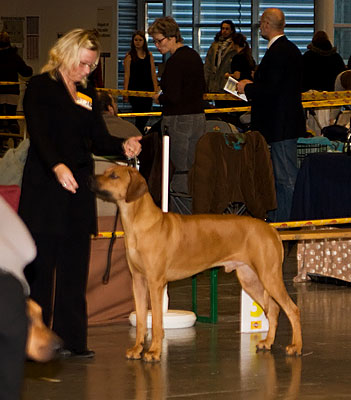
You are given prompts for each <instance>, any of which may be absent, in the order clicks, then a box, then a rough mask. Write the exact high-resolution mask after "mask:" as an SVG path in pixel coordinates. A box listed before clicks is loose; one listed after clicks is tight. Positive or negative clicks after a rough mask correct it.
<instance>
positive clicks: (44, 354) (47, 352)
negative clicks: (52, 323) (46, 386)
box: [26, 299, 62, 362]
mask: <svg viewBox="0 0 351 400" xmlns="http://www.w3.org/2000/svg"><path fill="white" fill-rule="evenodd" d="M27 316H28V337H27V346H26V353H27V357H28V358H30V359H31V360H34V361H40V362H46V361H49V360H51V359H52V358H54V356H55V355H56V352H57V350H58V349H59V348H60V347H61V345H62V341H61V339H60V338H59V337H58V336H57V335H56V334H55V333H54V332H53V331H51V330H50V329H49V328H48V327H47V326H46V325H45V324H44V322H43V318H42V312H41V307H40V306H39V304H37V303H36V302H35V301H34V300H32V299H28V300H27Z"/></svg>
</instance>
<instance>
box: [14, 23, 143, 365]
mask: <svg viewBox="0 0 351 400" xmlns="http://www.w3.org/2000/svg"><path fill="white" fill-rule="evenodd" d="M99 55H100V45H99V42H98V39H97V37H96V35H95V33H94V32H93V31H89V30H84V29H74V30H72V31H70V32H68V33H67V34H65V35H64V36H63V37H61V38H60V39H58V41H57V42H56V44H55V45H54V46H53V47H52V49H51V50H50V53H49V61H48V63H47V64H46V65H45V66H44V67H43V69H42V74H41V75H38V76H34V77H33V78H31V80H30V82H29V85H28V88H27V90H26V93H25V96H24V101H23V107H24V113H25V117H26V122H27V128H28V132H29V135H30V147H29V152H28V158H27V162H26V164H25V168H24V175H23V182H22V192H21V199H20V205H19V214H20V215H21V217H22V218H23V220H24V221H25V223H26V224H27V226H28V228H29V230H30V231H31V233H32V235H33V238H34V240H35V242H36V246H37V250H38V256H37V258H36V259H35V260H34V262H33V263H32V264H30V265H29V266H28V267H27V268H26V276H27V279H28V281H29V284H30V287H31V296H32V297H33V298H34V300H36V301H37V302H38V303H39V304H40V305H41V307H42V308H43V317H44V321H45V323H46V324H48V325H49V324H50V322H51V321H52V324H53V330H54V331H55V332H56V333H57V334H58V335H59V336H60V337H61V338H62V339H63V341H64V347H65V350H64V351H63V352H62V355H63V356H66V357H93V356H94V352H93V351H92V350H89V349H88V347H87V312H86V299H85V294H86V283H87V276H88V265H89V252H90V235H91V234H92V233H95V232H96V214H95V197H94V194H93V193H92V192H91V191H90V190H89V187H88V178H89V176H90V175H91V174H92V173H93V160H92V156H91V153H92V152H93V153H94V154H100V155H103V154H120V155H122V154H123V153H124V154H126V155H127V156H134V155H137V154H138V153H139V152H140V144H139V140H140V139H141V136H140V137H135V138H130V139H128V140H126V141H123V139H118V138H115V137H112V136H110V135H109V134H108V132H107V129H106V127H105V124H104V123H103V121H102V117H101V115H100V112H99V110H98V107H97V106H96V101H95V98H96V95H95V91H94V89H93V87H92V86H91V85H90V84H89V82H88V76H89V74H90V73H91V71H93V70H94V68H95V67H96V65H97V62H98V60H99ZM54 274H55V280H54ZM54 281H55V287H54V284H53V282H54ZM53 296H54V297H53Z"/></svg>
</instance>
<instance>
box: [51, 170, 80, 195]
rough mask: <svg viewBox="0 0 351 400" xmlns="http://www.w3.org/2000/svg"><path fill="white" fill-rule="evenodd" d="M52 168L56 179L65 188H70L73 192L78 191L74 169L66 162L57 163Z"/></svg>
mask: <svg viewBox="0 0 351 400" xmlns="http://www.w3.org/2000/svg"><path fill="white" fill-rule="evenodd" d="M52 170H53V171H54V173H55V175H56V179H57V180H58V182H59V183H60V184H61V185H62V187H63V188H64V189H65V190H68V191H69V192H71V193H76V191H77V189H78V183H77V181H76V180H75V179H74V176H73V174H72V171H71V170H70V169H69V168H68V167H67V166H66V165H65V164H56V165H55V166H54V167H53V168H52Z"/></svg>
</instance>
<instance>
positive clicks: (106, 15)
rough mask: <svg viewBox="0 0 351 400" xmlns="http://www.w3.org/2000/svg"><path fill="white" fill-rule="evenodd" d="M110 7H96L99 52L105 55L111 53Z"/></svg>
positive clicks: (111, 13)
mask: <svg viewBox="0 0 351 400" xmlns="http://www.w3.org/2000/svg"><path fill="white" fill-rule="evenodd" d="M112 15H113V12H112V7H101V8H98V9H97V30H98V32H99V35H100V43H101V53H103V55H104V56H105V57H109V56H110V54H111V43H112V26H113V25H112Z"/></svg>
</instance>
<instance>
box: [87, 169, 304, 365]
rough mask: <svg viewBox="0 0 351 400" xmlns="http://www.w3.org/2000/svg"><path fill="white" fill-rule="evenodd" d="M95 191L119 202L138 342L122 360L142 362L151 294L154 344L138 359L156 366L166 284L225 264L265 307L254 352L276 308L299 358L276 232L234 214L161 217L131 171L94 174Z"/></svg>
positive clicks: (273, 322) (264, 344)
mask: <svg viewBox="0 0 351 400" xmlns="http://www.w3.org/2000/svg"><path fill="white" fill-rule="evenodd" d="M92 188H93V190H95V191H96V192H97V193H98V195H99V196H100V197H102V198H103V199H105V200H108V201H113V202H116V203H117V205H118V207H119V210H120V213H121V218H122V224H123V228H124V232H125V245H126V255H127V260H128V264H129V268H130V271H131V273H132V277H133V292H134V299H135V306H136V318H137V334H136V342H135V345H134V347H132V348H130V349H128V350H127V353H126V356H127V358H130V359H139V358H141V357H142V353H143V350H144V340H145V335H146V330H147V324H146V321H147V306H148V294H149V295H150V299H151V308H152V343H151V346H150V348H149V350H148V351H146V352H145V353H144V354H143V359H144V360H145V361H159V360H160V356H161V347H162V346H161V345H162V338H163V328H162V296H163V289H164V287H165V285H166V284H167V282H169V281H175V280H178V279H183V278H186V277H189V276H192V275H195V274H197V273H199V272H201V271H204V270H206V269H209V268H212V267H214V266H223V267H224V268H225V271H226V272H231V271H233V270H236V273H237V276H238V279H239V281H240V283H241V286H242V287H243V289H244V290H245V291H246V292H247V293H248V294H249V295H250V296H251V297H252V298H253V299H254V300H255V301H256V302H257V303H258V304H259V305H260V306H261V307H262V309H263V310H264V312H265V314H266V316H267V318H268V321H269V331H268V334H267V337H266V339H265V340H262V341H260V342H259V343H258V344H257V348H258V349H259V350H264V349H267V350H268V349H270V348H271V346H272V344H273V342H274V340H275V334H276V329H277V324H278V315H279V310H280V307H281V308H282V309H283V310H284V312H285V313H286V315H287V317H288V318H289V321H290V323H291V327H292V341H291V344H290V345H288V346H287V347H286V353H287V354H288V355H295V354H298V355H299V354H301V350H302V337H301V324H300V312H299V309H298V308H297V306H296V305H295V304H294V303H293V301H292V300H291V298H290V297H289V295H288V293H287V291H286V288H285V286H284V282H283V277H282V262H283V247H282V242H281V240H280V237H279V234H278V232H277V231H276V230H275V229H274V228H272V227H271V226H270V225H268V224H267V223H265V222H263V221H261V220H258V219H254V218H250V217H244V216H237V215H179V214H174V213H171V212H169V213H164V212H162V211H161V210H160V209H159V208H158V207H157V206H156V205H155V204H154V202H153V200H152V198H151V196H150V193H149V192H148V188H147V184H146V182H145V180H144V178H143V177H142V176H141V175H140V174H139V172H138V171H137V170H136V169H134V168H130V167H124V166H116V167H113V168H110V169H108V170H106V171H105V173H104V174H103V175H97V176H96V177H95V179H94V180H93V182H92Z"/></svg>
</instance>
